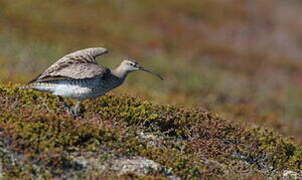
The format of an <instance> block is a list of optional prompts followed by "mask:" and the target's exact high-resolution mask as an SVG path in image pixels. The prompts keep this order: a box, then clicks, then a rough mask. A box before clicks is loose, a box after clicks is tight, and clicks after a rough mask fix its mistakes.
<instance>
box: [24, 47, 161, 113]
mask: <svg viewBox="0 0 302 180" xmlns="http://www.w3.org/2000/svg"><path fill="white" fill-rule="evenodd" d="M107 52H108V51H107V50H106V49H105V48H101V47H97V48H87V49H83V50H79V51H76V52H73V53H70V54H68V55H66V56H64V57H62V58H61V59H59V60H58V61H57V62H55V63H54V64H53V65H51V66H50V67H49V68H47V69H46V70H45V71H44V72H43V73H41V74H40V75H39V76H38V77H36V78H35V79H33V80H32V81H30V82H29V83H28V84H27V85H26V86H24V87H23V88H24V89H26V88H31V89H34V90H37V91H44V92H50V93H52V94H54V95H57V96H59V99H60V100H61V101H63V102H64V104H65V107H68V108H67V110H68V112H69V113H71V114H72V115H73V116H75V117H76V116H78V112H79V107H80V104H81V102H82V101H84V100H86V99H90V98H95V97H98V96H102V95H104V94H105V93H106V92H108V91H110V90H112V89H114V88H116V87H118V86H120V85H121V84H122V83H123V82H124V80H125V78H126V77H127V74H128V73H129V72H133V71H138V70H142V71H146V72H149V73H152V74H154V75H156V76H158V77H159V78H160V79H163V78H162V77H161V76H160V75H159V74H158V73H157V72H155V71H153V70H151V69H147V68H145V67H142V66H140V65H139V64H138V63H137V62H134V61H130V60H123V61H122V62H121V64H120V65H119V66H118V67H117V68H115V69H114V70H110V69H109V68H106V67H103V66H101V65H98V64H97V62H96V60H95V58H96V57H98V56H100V55H103V54H106V53H107ZM62 97H67V98H71V99H75V100H78V102H77V103H76V104H75V105H74V106H73V107H69V106H67V104H66V103H65V101H64V100H63V98H62Z"/></svg>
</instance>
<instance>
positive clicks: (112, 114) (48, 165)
mask: <svg viewBox="0 0 302 180" xmlns="http://www.w3.org/2000/svg"><path fill="white" fill-rule="evenodd" d="M18 87H19V85H12V84H6V85H1V86H0V96H1V97H3V98H1V99H0V104H1V109H0V125H1V148H0V150H1V151H0V155H1V156H0V158H1V170H2V172H1V173H2V174H1V175H2V176H3V177H5V178H22V177H24V176H25V175H26V177H30V178H51V177H52V178H83V177H91V178H97V177H99V178H101V177H104V178H105V177H106V178H114V177H120V178H125V179H127V178H137V179H141V178H142V179H144V178H145V179H150V178H151V179H154V178H157V179H161V178H162V179H166V178H168V179H179V178H181V179H183V178H197V177H200V176H203V177H205V178H207V179H213V178H214V179H217V178H239V179H247V178H249V177H250V178H251V177H253V178H255V177H257V178H259V179H263V178H268V177H285V175H287V174H294V173H297V174H296V176H297V177H298V176H300V177H301V175H302V174H301V170H302V160H301V159H302V148H301V147H298V146H297V145H295V144H294V143H293V142H292V141H291V140H289V139H287V138H284V137H282V136H280V135H278V134H276V133H274V132H273V131H271V130H268V129H265V128H260V127H256V126H255V127H249V128H247V127H242V126H240V124H236V123H234V122H232V121H228V120H224V119H223V118H222V117H220V116H219V115H217V114H214V113H211V112H208V111H204V110H202V109H196V108H184V107H177V106H170V105H156V104H153V103H150V102H148V101H146V100H143V99H141V98H138V97H129V96H127V95H121V94H108V95H106V96H103V97H101V98H98V99H94V100H91V101H86V102H85V103H84V104H83V106H84V107H82V111H83V117H79V118H76V119H74V118H72V117H71V116H69V115H68V114H67V113H66V112H65V111H64V109H62V108H61V105H60V103H59V101H57V99H56V97H55V96H52V95H49V94H47V93H39V92H34V91H32V90H20V89H19V88H18ZM69 103H73V102H71V101H69ZM284 174H285V175H284ZM294 175H295V174H294ZM294 175H293V176H294ZM288 177H289V175H288Z"/></svg>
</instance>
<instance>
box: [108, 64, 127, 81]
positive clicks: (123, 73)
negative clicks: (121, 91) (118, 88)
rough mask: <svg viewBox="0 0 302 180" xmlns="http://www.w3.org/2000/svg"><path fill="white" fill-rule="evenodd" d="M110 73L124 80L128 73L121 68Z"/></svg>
mask: <svg viewBox="0 0 302 180" xmlns="http://www.w3.org/2000/svg"><path fill="white" fill-rule="evenodd" d="M111 73H112V74H113V75H114V76H116V77H118V78H120V79H125V78H126V76H127V74H128V72H127V71H126V70H125V69H124V68H123V67H122V66H119V67H117V68H115V69H114V70H112V71H111Z"/></svg>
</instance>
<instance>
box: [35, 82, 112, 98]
mask: <svg viewBox="0 0 302 180" xmlns="http://www.w3.org/2000/svg"><path fill="white" fill-rule="evenodd" d="M35 89H37V90H39V91H46V92H51V93H52V94H54V95H58V96H63V97H68V98H72V99H77V100H85V99H89V98H94V97H97V96H101V95H103V94H105V93H106V92H107V91H109V89H105V88H101V87H95V86H85V85H83V84H82V85H78V84H76V83H74V84H69V83H66V82H64V81H63V82H57V83H53V84H47V85H45V84H44V85H43V84H41V85H39V86H36V87H35Z"/></svg>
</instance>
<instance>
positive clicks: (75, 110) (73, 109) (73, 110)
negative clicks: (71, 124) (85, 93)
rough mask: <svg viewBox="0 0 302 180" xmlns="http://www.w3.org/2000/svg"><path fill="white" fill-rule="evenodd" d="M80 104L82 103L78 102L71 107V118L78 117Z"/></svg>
mask: <svg viewBox="0 0 302 180" xmlns="http://www.w3.org/2000/svg"><path fill="white" fill-rule="evenodd" d="M81 102H82V101H78V102H77V103H76V104H75V105H74V106H73V107H71V115H72V116H73V117H78V116H79V113H80V107H81Z"/></svg>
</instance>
